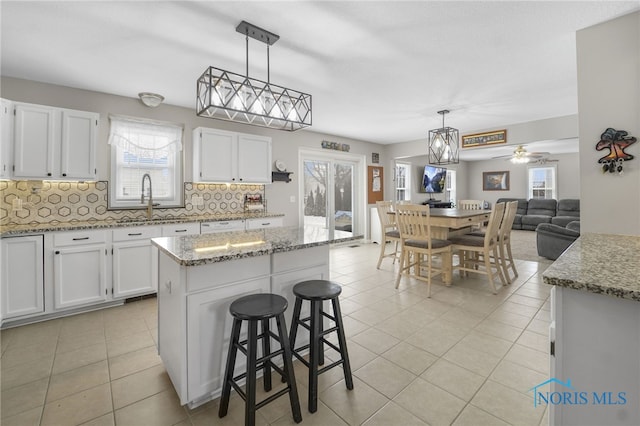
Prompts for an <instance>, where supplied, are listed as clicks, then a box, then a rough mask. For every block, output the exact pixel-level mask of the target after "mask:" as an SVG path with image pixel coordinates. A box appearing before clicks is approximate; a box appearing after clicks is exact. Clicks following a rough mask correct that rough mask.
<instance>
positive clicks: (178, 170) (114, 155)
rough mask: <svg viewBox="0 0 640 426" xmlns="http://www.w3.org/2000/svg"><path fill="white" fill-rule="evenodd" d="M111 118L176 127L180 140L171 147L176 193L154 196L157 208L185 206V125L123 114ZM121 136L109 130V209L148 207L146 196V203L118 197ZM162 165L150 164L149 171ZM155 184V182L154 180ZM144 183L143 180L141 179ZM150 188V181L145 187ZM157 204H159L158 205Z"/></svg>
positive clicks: (174, 190) (173, 189) (174, 189)
mask: <svg viewBox="0 0 640 426" xmlns="http://www.w3.org/2000/svg"><path fill="white" fill-rule="evenodd" d="M109 119H110V120H115V121H120V122H131V123H132V124H136V123H138V124H150V125H156V126H166V127H172V128H176V134H177V135H179V140H176V141H173V144H174V147H173V148H171V151H172V152H174V155H173V159H172V162H173V164H174V167H173V173H174V176H173V185H172V192H173V194H174V196H173V197H171V198H166V197H165V198H163V197H157V196H154V197H153V204H154V205H155V208H183V207H184V176H183V164H184V161H183V153H184V150H183V149H182V147H183V144H182V138H183V131H184V126H183V125H181V124H178V123H172V122H167V121H158V120H150V119H142V118H137V117H128V116H122V115H110V116H109ZM118 139H120V138H118V137H113V135H112V130H111V128H110V130H109V141H108V143H109V145H110V158H111V168H110V169H111V175H110V179H109V191H108V192H109V196H108V201H109V203H108V209H109V210H121V209H136V210H137V209H145V208H146V205H147V204H146V201H147V200H146V198H145V203H144V204H143V203H141V202H140V200H139V199H135V200H122V199H118V198H117V185H118V182H119V179H117V176H118V172H119V164H118V150H119V149H123V148H122V144H121V143H120V141H119V140H118ZM158 168H161V166H157V165H156V166H154V165H151V166H148V169H149V171H151V170H152V169H158ZM152 184H153V182H152ZM141 185H142V181H141ZM146 188H148V183H145V189H146ZM156 204H157V205H156Z"/></svg>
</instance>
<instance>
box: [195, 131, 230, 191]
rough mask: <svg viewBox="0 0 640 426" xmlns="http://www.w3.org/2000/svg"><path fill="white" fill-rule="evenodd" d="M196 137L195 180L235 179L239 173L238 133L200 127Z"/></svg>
mask: <svg viewBox="0 0 640 426" xmlns="http://www.w3.org/2000/svg"><path fill="white" fill-rule="evenodd" d="M194 139H195V141H194V150H193V157H194V158H193V163H194V174H196V176H194V177H193V180H194V182H233V181H235V180H236V176H237V174H238V171H237V156H238V151H237V142H236V141H237V137H236V134H235V133H233V132H225V131H222V130H215V129H199V131H198V132H197V133H196V137H195V138H194Z"/></svg>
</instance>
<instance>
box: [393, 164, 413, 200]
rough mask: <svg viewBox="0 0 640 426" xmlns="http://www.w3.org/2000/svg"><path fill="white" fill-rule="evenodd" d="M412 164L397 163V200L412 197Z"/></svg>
mask: <svg viewBox="0 0 640 426" xmlns="http://www.w3.org/2000/svg"><path fill="white" fill-rule="evenodd" d="M410 171H411V164H406V163H396V175H395V179H394V181H395V184H396V201H406V200H410V199H411V173H410Z"/></svg>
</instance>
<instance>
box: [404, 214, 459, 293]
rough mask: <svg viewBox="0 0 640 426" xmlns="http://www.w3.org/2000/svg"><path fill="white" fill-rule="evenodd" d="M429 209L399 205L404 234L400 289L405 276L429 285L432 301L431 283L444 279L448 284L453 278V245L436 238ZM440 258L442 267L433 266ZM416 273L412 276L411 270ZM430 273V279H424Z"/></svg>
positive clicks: (428, 289) (428, 277) (428, 291)
mask: <svg viewBox="0 0 640 426" xmlns="http://www.w3.org/2000/svg"><path fill="white" fill-rule="evenodd" d="M429 211H430V209H429V206H428V205H427V206H422V205H396V222H397V224H398V230H399V231H400V268H399V269H398V275H397V277H396V288H398V287H399V286H400V279H401V278H402V276H408V277H413V278H415V279H418V280H421V281H426V282H427V286H428V287H427V297H431V279H432V277H434V276H436V275H440V276H441V278H442V280H443V281H445V280H446V278H447V277H449V276H450V275H451V263H452V262H451V242H450V241H449V240H442V239H438V238H432V234H431V220H430V214H429ZM433 256H440V257H441V263H440V267H437V266H436V265H434V263H433ZM412 268H413V270H414V272H413V273H411V270H412ZM422 269H426V276H423V275H422Z"/></svg>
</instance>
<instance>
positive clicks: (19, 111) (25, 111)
mask: <svg viewBox="0 0 640 426" xmlns="http://www.w3.org/2000/svg"><path fill="white" fill-rule="evenodd" d="M98 119H99V114H97V113H92V112H85V111H74V110H69V109H62V108H54V107H48V106H43V105H32V104H23V103H16V104H15V121H14V145H13V151H14V154H13V156H14V169H15V170H14V172H13V175H14V176H15V177H17V178H35V179H70V180H83V179H86V180H95V179H96V172H97V170H96V158H95V157H96V134H97V126H98Z"/></svg>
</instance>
